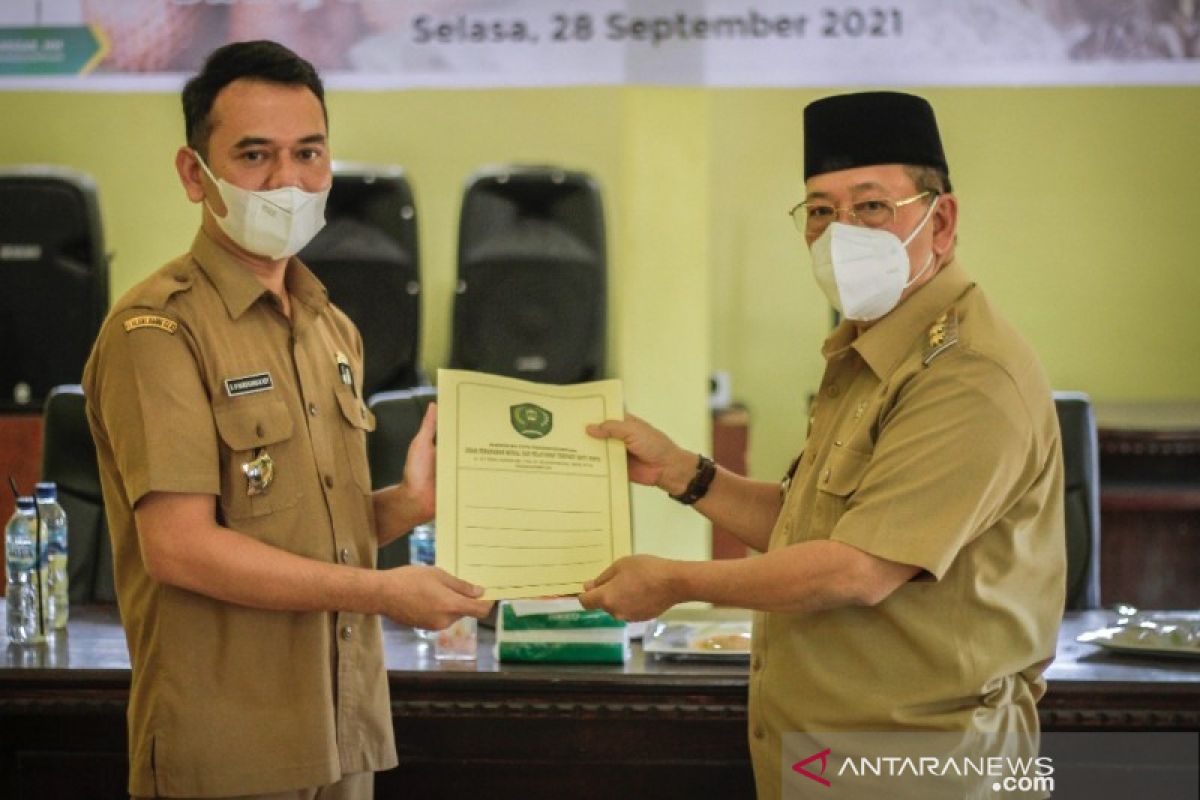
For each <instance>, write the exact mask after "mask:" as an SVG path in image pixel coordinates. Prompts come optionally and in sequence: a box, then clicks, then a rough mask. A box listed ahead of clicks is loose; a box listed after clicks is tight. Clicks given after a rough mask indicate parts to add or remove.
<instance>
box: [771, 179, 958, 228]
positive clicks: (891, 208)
mask: <svg viewBox="0 0 1200 800" xmlns="http://www.w3.org/2000/svg"><path fill="white" fill-rule="evenodd" d="M931 194H937V192H935V191H932V190H927V191H924V192H921V193H920V194H914V195H913V196H912V197H906V198H904V199H903V200H891V199H889V198H886V197H872V198H869V199H865V200H858V201H855V202H853V203H851V204H850V205H848V206H835V205H832V204H830V203H827V202H824V201H822V200H814V201H809V200H805V201H804V202H802V203H797V204H796V205H795V206H794V207H793V208H792V210H791V211H789V212H788V215H789V216H791V218H792V222H793V223H795V225H796V230H798V231H800V232H801V233H803V234H806V235H808V236H818V235H820V234H821V233H822V232H823V231H824V230H825V229H826V228H828V227H829V223H831V222H833V221H834V220H835V219H837V218H838V214H840V213H841V212H843V211H845V212H846V213H847V215H848V216H849V217H850V220H851V222H854V223H856V224H859V225H864V226H866V227H868V228H882V227H884V226H886V225H891V224H892V223H893V222H895V221H896V209H898V208H902V207H903V206H906V205H908V204H909V203H915V202H917V201H918V200H920V199H921V198H922V197H928V196H929V195H931Z"/></svg>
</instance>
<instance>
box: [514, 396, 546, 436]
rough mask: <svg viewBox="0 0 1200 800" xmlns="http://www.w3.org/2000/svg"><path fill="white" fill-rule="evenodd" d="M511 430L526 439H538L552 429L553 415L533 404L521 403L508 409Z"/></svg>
mask: <svg viewBox="0 0 1200 800" xmlns="http://www.w3.org/2000/svg"><path fill="white" fill-rule="evenodd" d="M508 418H509V421H510V422H512V426H513V430H514V431H516V432H517V433H519V434H521V435H522V436H524V437H525V438H526V439H540V438H542V437H543V436H545V435H546V434H547V433H549V432H550V429H551V428H553V427H554V415H553V414H551V413H550V412H549V411H547V410H546V409H544V408H542V407H541V406H535V405H534V404H533V403H521V404H520V405H518V406H512V407H511V408H509V409H508Z"/></svg>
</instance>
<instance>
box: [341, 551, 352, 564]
mask: <svg viewBox="0 0 1200 800" xmlns="http://www.w3.org/2000/svg"><path fill="white" fill-rule="evenodd" d="M338 559H339V560H341V562H342V563H343V564H349V563H350V551H349V550H348V549H347V548H345V547H343V548H342V549H341V550H339V551H338Z"/></svg>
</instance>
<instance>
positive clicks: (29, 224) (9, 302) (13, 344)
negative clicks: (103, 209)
mask: <svg viewBox="0 0 1200 800" xmlns="http://www.w3.org/2000/svg"><path fill="white" fill-rule="evenodd" d="M102 231H103V229H102V227H101V224H100V205H99V200H98V198H97V194H96V184H95V183H94V182H93V181H92V179H91V178H90V177H88V176H87V175H84V174H83V173H80V172H76V171H74V170H70V169H66V168H63V167H51V166H22V167H10V168H7V169H0V342H2V343H3V345H2V346H3V348H4V357H3V358H0V409H4V410H8V411H36V412H41V410H42V403H43V401H44V400H45V399H46V396H47V395H48V394H49V393H50V389H51V388H52V387H54V386H58V385H59V384H63V383H79V381H80V379H81V378H82V377H83V365H84V362H86V361H87V357H88V353H89V352H91V348H92V342H94V341H95V339H96V334H97V333H98V332H99V330H100V324H101V323H102V322H103V321H104V314H105V312H106V311H107V310H108V258H107V257H106V256H105V253H104V236H103V232H102Z"/></svg>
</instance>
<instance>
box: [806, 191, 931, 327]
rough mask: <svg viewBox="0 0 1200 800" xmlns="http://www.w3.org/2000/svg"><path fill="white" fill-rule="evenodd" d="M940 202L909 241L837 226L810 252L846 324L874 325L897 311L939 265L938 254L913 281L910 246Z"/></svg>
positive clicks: (819, 279) (816, 271)
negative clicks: (904, 298) (910, 290)
mask: <svg viewBox="0 0 1200 800" xmlns="http://www.w3.org/2000/svg"><path fill="white" fill-rule="evenodd" d="M937 202H938V197H937V196H935V197H934V198H933V202H932V203H930V204H929V209H928V210H927V211H926V212H925V216H924V217H922V218H921V221H920V222H919V223H918V224H917V227H916V228H914V229H913V232H912V233H910V234H909V235H908V237H907V238H906V239H904V241H900V237H898V236H896V234H894V233H892V232H891V231H885V230H883V229H882V228H863V227H860V226H858V225H846V224H844V223H841V222H831V223H830V224H829V227H828V228H826V229H825V231H824V232H823V233H822V234H821V235H820V236H819V237H817V239H816V241H814V242H813V243H812V246H811V247H810V253H811V254H812V270H813V277H814V278H815V279H816V281H817V285H818V286H820V287H821V291H822V292H824V293H825V296H826V297H827V298H829V303H830V305H832V306H833V307H834V308H836V309H837V310H838V311H840V312H842V316H844V317H846V319H853V320H858V321H860V322H870V321H872V320H876V319H879V318H880V317H882V316H883V315H884V314H886V313H888V312H889V311H891V310H892V309H893V308H895V307H896V304H897V303H898V302H900V295H901V294H903V293H904V290H905V289H907V288H908V287H909V286H912V285H913V283H915V282H916V281H917V280H918V279H920V277H921V276H922V275H924V274H925V272H926V271H927V270H928V269H929V267H930V266H932V265H933V253H932V252H931V253H930V254H929V258H927V259H925V264H924V265H922V267H921V269H920V270H919V271H918V272H917V274H916V275H914V276H913V278H912V280H908V272H909V259H908V250H907V249H906V248H907V247H908V243H909V242H911V241H912V240H913V238H914V237H915V236H916V235H917V234H918V233H920V232H921V229H922V228H924V227H925V223H926V222H928V221H929V218H930V217H931V216H932V215H933V209H934V208H935V207H936V206H937Z"/></svg>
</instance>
